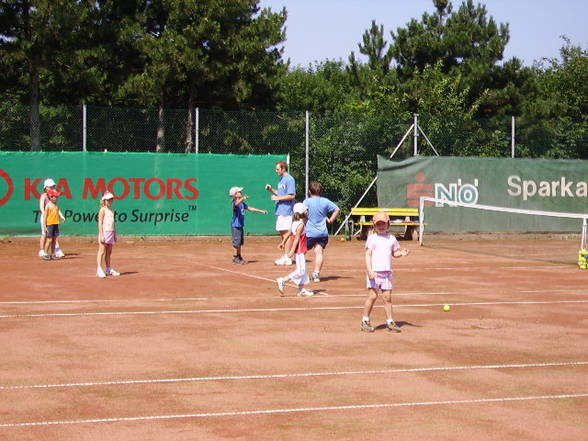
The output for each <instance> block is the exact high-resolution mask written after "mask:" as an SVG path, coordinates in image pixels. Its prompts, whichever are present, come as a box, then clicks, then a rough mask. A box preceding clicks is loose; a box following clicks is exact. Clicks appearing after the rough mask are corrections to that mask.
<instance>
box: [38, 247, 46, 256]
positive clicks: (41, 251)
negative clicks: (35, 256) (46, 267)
mask: <svg viewBox="0 0 588 441" xmlns="http://www.w3.org/2000/svg"><path fill="white" fill-rule="evenodd" d="M44 255H45V250H43V249H41V250H39V257H43V256H44Z"/></svg>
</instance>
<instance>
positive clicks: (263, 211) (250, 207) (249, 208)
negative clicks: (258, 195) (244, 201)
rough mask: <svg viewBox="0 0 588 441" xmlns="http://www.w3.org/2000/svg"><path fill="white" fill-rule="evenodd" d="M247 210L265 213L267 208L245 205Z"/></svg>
mask: <svg viewBox="0 0 588 441" xmlns="http://www.w3.org/2000/svg"><path fill="white" fill-rule="evenodd" d="M247 210H249V211H254V212H255V213H263V214H267V210H260V209H259V208H255V207H252V206H251V205H249V206H248V207H247Z"/></svg>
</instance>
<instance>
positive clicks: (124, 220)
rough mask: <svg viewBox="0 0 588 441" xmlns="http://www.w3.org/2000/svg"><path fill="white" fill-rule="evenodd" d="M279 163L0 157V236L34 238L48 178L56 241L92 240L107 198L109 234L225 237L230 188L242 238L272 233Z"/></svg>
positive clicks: (230, 158) (146, 156)
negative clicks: (238, 202)
mask: <svg viewBox="0 0 588 441" xmlns="http://www.w3.org/2000/svg"><path fill="white" fill-rule="evenodd" d="M286 159H287V156H285V155H217V154H185V155H183V154H175V153H174V154H161V153H110V152H109V153H100V152H85V153H84V152H60V153H58V152H55V153H53V152H46V153H45V152H0V235H3V236H23V235H36V234H39V233H40V223H39V220H40V219H39V215H40V213H39V201H38V199H39V197H40V195H41V194H42V192H43V181H44V180H45V178H52V179H53V180H54V181H55V182H56V183H57V190H58V191H60V192H63V195H62V196H60V197H59V201H58V205H59V207H60V209H61V211H62V212H63V214H64V215H65V216H66V218H67V219H66V222H65V223H64V224H63V225H62V226H61V228H60V230H61V233H62V235H66V236H67V235H93V234H97V231H98V229H97V214H98V209H99V202H100V198H101V196H102V194H103V193H104V192H106V191H111V192H112V193H113V194H114V195H115V201H114V205H113V208H114V210H115V211H116V225H117V230H118V232H119V233H120V234H123V235H133V236H140V235H230V234H231V227H230V224H231V216H232V208H231V197H230V196H229V189H230V188H231V187H233V186H238V187H245V189H244V190H243V193H245V194H247V195H249V197H250V198H249V199H248V200H247V203H248V204H250V205H252V206H254V207H256V208H260V209H266V210H268V211H269V214H267V215H265V214H261V213H253V212H247V213H246V215H245V231H246V232H247V233H250V234H270V233H274V232H275V231H274V225H275V216H274V202H272V201H271V200H270V196H271V195H270V193H269V192H268V191H267V190H265V188H264V186H265V185H266V184H272V186H274V187H275V186H276V184H277V182H278V176H277V175H276V173H275V171H274V170H275V163H276V162H278V161H280V160H286Z"/></svg>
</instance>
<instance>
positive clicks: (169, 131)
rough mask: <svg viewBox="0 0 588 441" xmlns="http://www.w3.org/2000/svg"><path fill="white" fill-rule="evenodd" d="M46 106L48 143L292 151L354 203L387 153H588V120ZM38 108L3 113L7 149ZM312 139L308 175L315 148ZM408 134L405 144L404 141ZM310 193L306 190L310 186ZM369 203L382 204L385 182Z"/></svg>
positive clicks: (15, 146)
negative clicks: (408, 117) (378, 198)
mask: <svg viewBox="0 0 588 441" xmlns="http://www.w3.org/2000/svg"><path fill="white" fill-rule="evenodd" d="M308 115H309V121H308V122H309V124H308V131H307V124H306V112H257V111H255V112H254V111H221V110H209V109H193V110H192V111H188V110H186V109H165V110H164V111H161V112H160V111H158V109H128V108H106V107H97V106H71V107H68V106H56V107H47V106H41V107H40V146H39V147H40V150H43V151H109V152H168V153H194V152H197V153H221V154H266V153H268V154H269V153H271V154H289V155H290V161H291V171H292V174H293V175H294V177H295V178H296V180H297V182H298V185H299V188H300V189H303V188H304V182H305V180H306V179H308V180H318V181H320V182H321V183H322V184H323V186H324V188H325V189H326V196H327V197H329V198H330V199H332V200H333V201H336V202H337V203H338V204H339V205H340V206H341V207H342V208H343V212H344V213H345V212H347V211H348V210H349V209H350V207H352V206H353V205H354V204H355V203H356V202H357V200H358V199H359V197H360V196H361V195H362V193H363V192H364V191H365V189H366V188H367V187H368V186H369V184H370V182H371V181H372V180H373V178H374V177H375V175H376V169H377V164H376V162H377V159H376V158H377V155H382V156H385V157H390V156H391V155H392V154H394V158H393V159H397V160H401V159H405V158H407V157H409V156H412V155H413V154H414V153H415V150H416V151H417V152H418V153H419V154H424V155H434V154H435V153H436V152H438V154H439V155H442V156H475V157H480V156H482V157H511V156H516V157H526V158H531V157H548V158H566V159H588V120H583V121H570V120H567V119H557V120H536V119H528V118H524V117H518V118H516V119H515V118H512V117H510V116H497V117H493V118H488V119H475V120H471V119H467V120H465V119H461V118H458V117H452V116H448V115H443V116H430V115H420V116H419V117H418V121H417V129H418V130H416V133H417V135H418V136H417V138H416V145H415V137H414V136H413V135H414V133H415V126H414V123H415V120H408V121H407V120H400V119H398V118H396V117H394V116H393V115H373V114H368V113H350V114H342V113H338V112H325V113H310V114H308ZM31 139H32V138H31V119H30V107H28V106H15V107H12V108H10V109H9V110H8V111H7V112H6V114H5V115H4V118H3V119H2V120H0V150H4V151H6V150H11V151H19V150H21V151H30V150H31V143H32V141H31ZM307 139H308V160H309V162H308V176H306V153H307V149H306V147H307V144H306V140H307ZM403 139H404V141H403V142H402V143H400V141H401V140H403ZM300 194H301V195H302V191H301V192H300ZM362 203H363V204H366V205H375V204H376V193H375V190H373V191H370V192H369V193H368V194H366V196H365V199H364V201H363V202H362Z"/></svg>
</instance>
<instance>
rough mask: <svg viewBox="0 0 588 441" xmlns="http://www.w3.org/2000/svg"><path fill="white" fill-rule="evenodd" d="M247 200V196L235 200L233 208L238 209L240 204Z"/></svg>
mask: <svg viewBox="0 0 588 441" xmlns="http://www.w3.org/2000/svg"><path fill="white" fill-rule="evenodd" d="M248 198H249V196H245V195H243V196H241V197H238V198H236V199H235V204H234V205H235V207H238V206H239V205H241V202H245V200H247V199H248Z"/></svg>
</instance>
